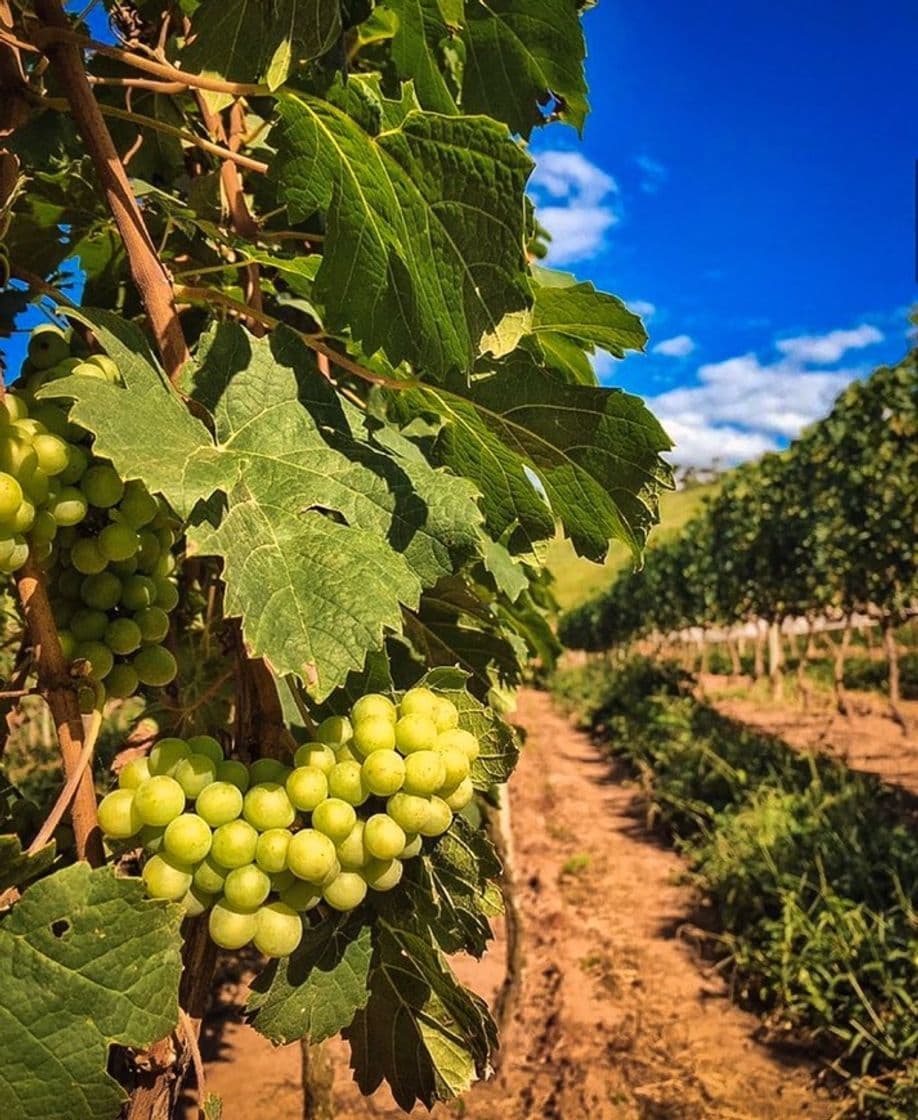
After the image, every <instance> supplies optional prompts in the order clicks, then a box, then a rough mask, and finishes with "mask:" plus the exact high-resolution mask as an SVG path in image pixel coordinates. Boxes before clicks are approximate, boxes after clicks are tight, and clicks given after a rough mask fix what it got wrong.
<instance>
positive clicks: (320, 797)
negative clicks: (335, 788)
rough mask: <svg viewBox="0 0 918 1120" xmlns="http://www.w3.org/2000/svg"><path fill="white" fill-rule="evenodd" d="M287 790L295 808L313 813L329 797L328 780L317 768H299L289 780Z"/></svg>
mask: <svg viewBox="0 0 918 1120" xmlns="http://www.w3.org/2000/svg"><path fill="white" fill-rule="evenodd" d="M286 789H287V796H288V797H289V798H290V801H291V803H292V804H293V806H294V807H295V808H297V809H300V810H301V811H302V812H304V813H311V812H312V811H313V809H315V807H316V806H317V805H319V804H321V803H322V802H323V801H324V800H325V798H326V797H328V779H327V778H326V777H325V775H324V774H323V773H322V771H321V770H320V769H319V768H318V767H316V766H297V767H296V769H295V770H293V771H292V772H291V774H290V776H289V777H288V778H287V782H286Z"/></svg>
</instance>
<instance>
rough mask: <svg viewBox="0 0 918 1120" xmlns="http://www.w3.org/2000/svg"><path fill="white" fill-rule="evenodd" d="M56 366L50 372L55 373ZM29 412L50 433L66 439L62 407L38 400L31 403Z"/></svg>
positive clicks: (65, 422) (65, 423) (64, 415)
mask: <svg viewBox="0 0 918 1120" xmlns="http://www.w3.org/2000/svg"><path fill="white" fill-rule="evenodd" d="M57 368H59V367H56V368H55V369H54V370H51V371H50V372H51V373H55V372H56V371H57ZM29 412H30V413H31V416H32V419H33V420H37V421H38V422H39V423H40V424H43V425H44V426H45V428H47V430H48V431H49V432H51V434H52V435H55V436H60V438H61V439H63V440H66V439H67V413H66V412H65V411H64V410H63V409H62V408H59V407H58V406H57V405H56V404H51V403H50V401H39V402H37V403H34V404H33V407H32V408H31V409H30V410H29ZM69 446H70V445H69V444H68V447H69Z"/></svg>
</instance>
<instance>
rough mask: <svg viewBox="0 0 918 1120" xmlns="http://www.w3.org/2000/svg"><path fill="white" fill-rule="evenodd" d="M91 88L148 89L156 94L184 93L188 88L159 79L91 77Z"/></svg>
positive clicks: (181, 84) (184, 85) (92, 75)
mask: <svg viewBox="0 0 918 1120" xmlns="http://www.w3.org/2000/svg"><path fill="white" fill-rule="evenodd" d="M89 84H90V85H91V86H117V87H119V88H120V89H148V90H152V91H153V92H154V93H184V92H185V90H186V89H187V88H188V86H187V85H186V84H185V83H184V82H165V81H160V80H159V79H158V78H97V77H96V76H95V75H94V74H90V75H89Z"/></svg>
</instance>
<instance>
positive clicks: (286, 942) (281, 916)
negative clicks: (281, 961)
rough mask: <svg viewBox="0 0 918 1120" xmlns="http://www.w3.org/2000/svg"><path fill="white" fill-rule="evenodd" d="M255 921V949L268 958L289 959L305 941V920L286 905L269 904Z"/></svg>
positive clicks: (259, 912)
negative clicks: (301, 942)
mask: <svg viewBox="0 0 918 1120" xmlns="http://www.w3.org/2000/svg"><path fill="white" fill-rule="evenodd" d="M255 920H256V928H255V937H254V939H253V940H254V942H255V948H256V949H257V950H258V951H259V952H260V953H264V955H265V956H266V957H289V956H290V954H291V953H292V952H294V950H295V949H296V948H297V946H298V945H299V943H300V941H302V939H303V920H302V918H301V917H300V916H299V914H297V912H296V911H295V910H294V909H292V907H290V906H287V905H286V903H283V902H269V903H268V904H267V906H262V907H261V909H260V910H259V911H258V913H257V914H256V915H255Z"/></svg>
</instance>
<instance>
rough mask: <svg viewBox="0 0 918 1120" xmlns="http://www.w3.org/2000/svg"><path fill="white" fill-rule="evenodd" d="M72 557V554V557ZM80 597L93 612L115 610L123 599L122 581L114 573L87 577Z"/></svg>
mask: <svg viewBox="0 0 918 1120" xmlns="http://www.w3.org/2000/svg"><path fill="white" fill-rule="evenodd" d="M72 555H73V553H72V552H71V557H72ZM80 596H81V598H82V600H83V602H84V603H85V604H86V606H87V607H92V608H93V610H97V611H110V610H114V608H115V607H116V606H117V605H118V600H119V599H120V598H121V580H120V579H118V577H117V576H116V575H115V573H114V572H98V573H96V574H95V575H90V576H87V577H86V579H84V580H83V582H82V583H81V584H80Z"/></svg>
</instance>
